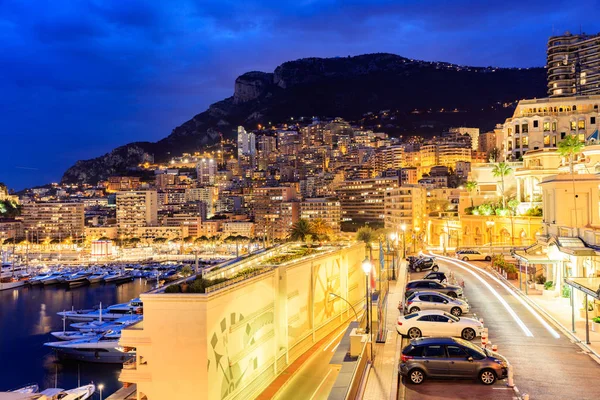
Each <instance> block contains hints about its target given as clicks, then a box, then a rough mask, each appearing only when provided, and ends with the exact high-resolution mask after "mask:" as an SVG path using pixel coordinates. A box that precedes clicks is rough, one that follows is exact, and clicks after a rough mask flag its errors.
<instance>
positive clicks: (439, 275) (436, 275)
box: [423, 271, 448, 283]
mask: <svg viewBox="0 0 600 400" xmlns="http://www.w3.org/2000/svg"><path fill="white" fill-rule="evenodd" d="M423 279H431V280H434V281H438V282H440V283H444V282H447V281H448V278H447V277H446V273H445V272H441V271H431V272H430V273H428V274H427V275H425V276H424V277H423Z"/></svg>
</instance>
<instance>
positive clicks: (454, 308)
mask: <svg viewBox="0 0 600 400" xmlns="http://www.w3.org/2000/svg"><path fill="white" fill-rule="evenodd" d="M469 309H470V307H469V303H467V302H466V301H465V300H460V299H453V298H452V297H450V296H446V295H445V294H442V293H439V292H413V293H412V294H411V295H410V297H407V298H406V305H405V306H404V310H405V311H406V313H414V312H417V311H421V310H442V311H447V312H449V313H450V314H452V315H454V316H457V317H460V316H461V315H462V314H464V313H468V312H469Z"/></svg>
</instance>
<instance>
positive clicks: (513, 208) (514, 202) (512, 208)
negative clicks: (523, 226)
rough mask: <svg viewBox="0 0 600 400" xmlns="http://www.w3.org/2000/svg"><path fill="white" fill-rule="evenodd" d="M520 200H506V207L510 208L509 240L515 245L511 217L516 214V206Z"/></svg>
mask: <svg viewBox="0 0 600 400" xmlns="http://www.w3.org/2000/svg"><path fill="white" fill-rule="evenodd" d="M519 204H521V202H520V201H519V200H518V199H511V200H509V201H508V208H509V209H510V241H511V244H512V245H513V246H514V245H515V221H514V219H513V217H514V216H515V215H517V207H519Z"/></svg>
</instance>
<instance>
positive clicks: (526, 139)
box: [523, 136, 529, 147]
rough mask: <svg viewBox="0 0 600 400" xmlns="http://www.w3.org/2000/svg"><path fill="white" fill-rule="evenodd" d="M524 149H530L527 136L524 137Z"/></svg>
mask: <svg viewBox="0 0 600 400" xmlns="http://www.w3.org/2000/svg"><path fill="white" fill-rule="evenodd" d="M523 147H529V138H528V137H527V136H525V137H523Z"/></svg>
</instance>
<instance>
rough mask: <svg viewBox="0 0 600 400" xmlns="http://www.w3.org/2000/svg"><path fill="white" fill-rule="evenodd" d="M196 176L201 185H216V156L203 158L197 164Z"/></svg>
mask: <svg viewBox="0 0 600 400" xmlns="http://www.w3.org/2000/svg"><path fill="white" fill-rule="evenodd" d="M196 176H197V179H198V184H200V185H214V184H215V179H216V176H217V162H216V161H215V159H214V158H202V159H200V160H199V161H198V164H196Z"/></svg>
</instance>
